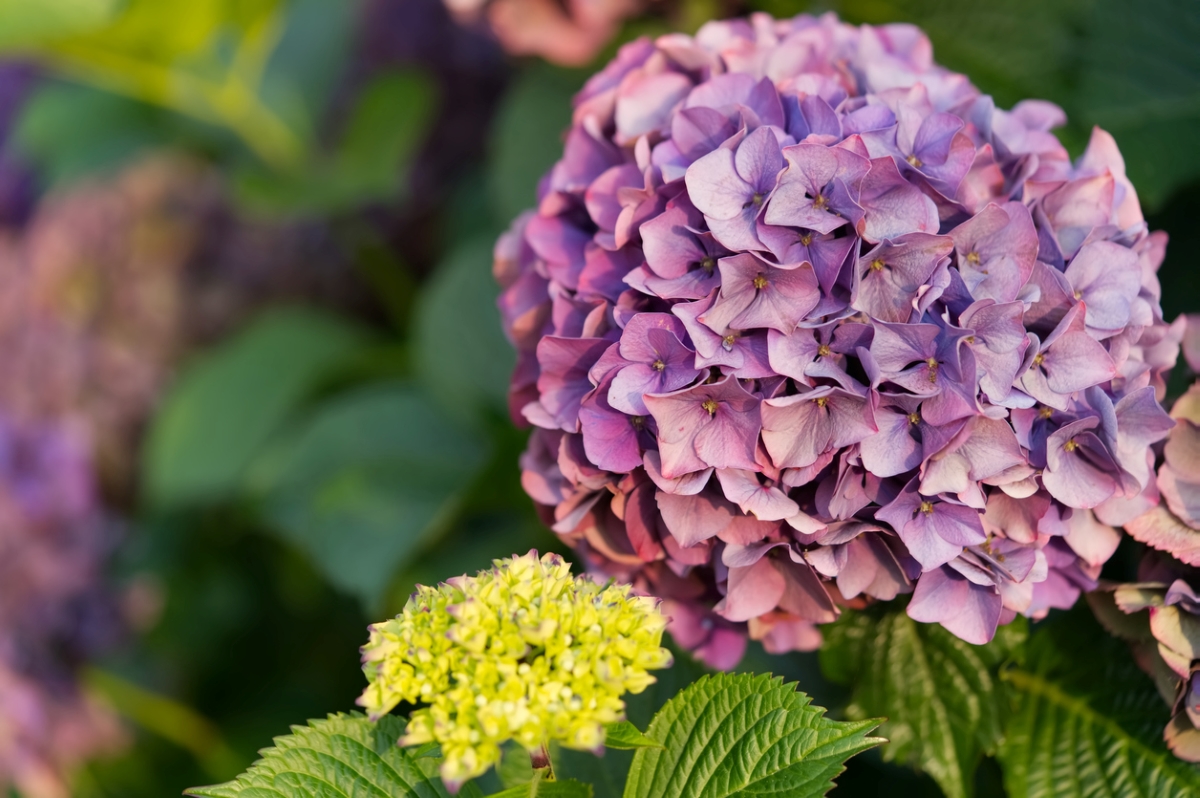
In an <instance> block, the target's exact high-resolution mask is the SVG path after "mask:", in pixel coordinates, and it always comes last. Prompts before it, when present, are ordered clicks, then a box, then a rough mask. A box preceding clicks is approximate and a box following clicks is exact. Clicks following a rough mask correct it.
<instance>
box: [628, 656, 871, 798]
mask: <svg viewBox="0 0 1200 798" xmlns="http://www.w3.org/2000/svg"><path fill="white" fill-rule="evenodd" d="M824 715H825V710H824V709H821V708H820V707H814V706H813V705H812V704H811V703H810V701H809V698H808V696H806V695H805V694H804V693H800V692H797V691H796V689H795V685H793V684H784V682H783V680H782V679H773V678H771V677H770V676H768V675H763V676H751V675H749V674H737V675H730V674H717V675H715V676H709V677H705V678H702V679H701V680H700V681H698V682H696V683H695V684H693V685H691V686H690V687H688V688H687V689H685V690H684V691H683V692H681V693H680V694H679V695H677V696H676V697H675V698H672V699H671V700H670V701H668V702H667V704H666V706H664V707H663V708H662V710H660V711H659V713H658V714H657V715H656V716H655V717H654V721H653V722H652V723H651V724H650V728H649V729H648V730H647V731H646V734H647V736H649V737H651V738H652V739H655V740H657V741H659V742H661V743H662V744H663V746H664V747H663V748H642V749H640V750H639V751H638V752H637V753H636V754H634V757H633V766H632V767H631V768H630V770H629V781H628V782H627V783H626V785H625V798H658V797H659V796H684V795H686V796H688V798H724V797H725V796H734V795H763V794H778V795H787V796H789V798H805V797H806V796H821V795H825V793H827V792H828V791H829V790H830V789H831V788H832V787H833V778H834V777H835V776H837V775H838V774H839V773H841V772H842V771H843V770H844V769H845V765H844V763H845V761H846V760H847V759H849V758H850V757H852V756H854V755H855V754H858V753H861V752H863V751H866V750H867V749H869V748H872V747H874V746H876V745H879V744H880V743H881V742H883V740H881V739H879V738H876V737H868V736H867V734H868V733H869V732H870V731H871V730H872V729H874V728H875V727H876V726H877V725H878V722H877V721H858V722H850V723H842V722H838V721H833V720H829V719H828V718H826V717H824Z"/></svg>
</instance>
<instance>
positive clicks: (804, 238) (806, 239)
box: [800, 233, 812, 247]
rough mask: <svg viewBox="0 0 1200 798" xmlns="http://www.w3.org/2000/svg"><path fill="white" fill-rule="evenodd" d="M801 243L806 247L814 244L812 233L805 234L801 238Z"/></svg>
mask: <svg viewBox="0 0 1200 798" xmlns="http://www.w3.org/2000/svg"><path fill="white" fill-rule="evenodd" d="M800 243H801V244H803V245H804V246H806V247H807V246H808V245H809V244H811V243H812V233H805V234H804V235H802V236H800Z"/></svg>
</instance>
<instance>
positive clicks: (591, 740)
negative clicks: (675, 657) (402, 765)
mask: <svg viewBox="0 0 1200 798" xmlns="http://www.w3.org/2000/svg"><path fill="white" fill-rule="evenodd" d="M665 627H666V620H665V619H664V618H663V616H662V615H661V614H660V613H659V612H658V609H657V601H656V600H655V599H651V598H646V597H639V596H635V595H632V594H631V592H630V588H629V586H628V585H617V584H612V583H610V584H607V585H602V584H598V583H597V582H595V581H593V580H591V579H589V578H587V577H574V576H572V575H571V572H570V565H568V564H567V563H566V562H565V561H563V559H562V558H561V557H559V556H558V555H556V554H546V555H544V556H542V557H541V558H540V559H539V558H538V556H537V552H535V551H531V552H529V553H528V554H526V555H524V556H523V557H512V558H510V559H507V560H496V561H495V567H494V568H493V569H491V570H489V571H482V572H480V573H479V574H478V575H477V576H473V577H468V576H463V577H459V578H456V579H451V580H450V581H448V582H446V583H444V584H441V585H438V586H437V587H424V586H421V587H418V588H417V592H416V593H414V594H413V596H412V597H411V598H409V600H408V603H407V604H406V605H405V607H404V610H403V612H401V614H400V615H398V616H396V618H394V619H393V620H390V621H385V622H383V623H379V624H375V625H373V626H372V627H371V637H370V640H369V642H368V643H367V645H366V646H364V647H363V672H364V673H365V674H366V676H367V680H368V682H370V684H369V685H368V686H367V688H366V690H365V691H364V692H363V694H362V697H361V698H359V704H360V705H362V706H364V707H366V709H367V710H368V712H369V713H370V716H371V718H373V719H378V718H379V717H380V716H382V715H384V714H386V713H387V712H389V711H391V710H392V708H393V707H395V706H396V705H397V704H399V703H400V702H402V701H407V702H410V703H424V704H429V706H428V707H423V708H421V709H418V710H416V711H414V712H413V713H412V715H411V716H410V719H409V723H408V727H407V729H406V732H405V735H404V737H402V738H401V739H400V744H402V745H418V744H421V743H427V742H436V743H438V744H439V745H440V746H441V751H442V755H443V757H444V760H443V762H442V766H441V774H442V778H443V780H444V781H445V782H446V783H447V785H450V787H451V789H453V790H457V788H458V786H459V785H461V784H462V783H463V782H464V781H466V780H467V779H470V778H473V777H475V776H478V775H480V774H482V773H483V772H484V771H486V770H487V769H488V768H489V767H491V766H492V765H494V764H495V763H497V762H499V761H500V746H501V744H502V743H504V742H506V741H508V740H516V741H517V742H518V743H520V744H521V745H522V746H524V747H525V749H526V750H528V751H530V752H531V753H536V752H539V751H541V750H542V749H543V747H544V746H546V745H547V744H548V743H549V742H550V741H557V742H559V743H560V744H562V745H564V746H566V747H568V748H576V749H583V750H596V749H599V748H601V747H602V746H603V745H604V726H605V724H609V723H615V722H617V721H620V720H623V719H624V717H625V703H624V702H623V701H622V700H621V696H622V695H623V694H625V693H640V692H641V691H642V690H644V689H646V687H648V686H649V685H651V684H653V683H654V681H655V679H654V677H653V676H651V675H650V674H649V672H648V671H650V670H654V669H658V668H665V667H668V666H669V665H670V664H671V654H670V652H669V651H667V650H666V649H665V648H663V647H662V645H661V644H662V633H663V629H664V628H665Z"/></svg>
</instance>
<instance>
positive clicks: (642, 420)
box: [629, 416, 646, 429]
mask: <svg viewBox="0 0 1200 798" xmlns="http://www.w3.org/2000/svg"><path fill="white" fill-rule="evenodd" d="M629 423H630V424H632V425H633V428H634V429H641V428H642V427H644V426H646V417H645V416H631V417H630V419H629Z"/></svg>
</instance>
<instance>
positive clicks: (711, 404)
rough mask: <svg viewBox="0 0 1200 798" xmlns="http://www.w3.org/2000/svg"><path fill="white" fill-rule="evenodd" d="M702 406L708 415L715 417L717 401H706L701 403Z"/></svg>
mask: <svg viewBox="0 0 1200 798" xmlns="http://www.w3.org/2000/svg"><path fill="white" fill-rule="evenodd" d="M700 406H701V407H703V408H704V409H705V410H707V411H708V414H709V415H710V416H715V415H716V414H717V400H716V399H705V400H704V401H703V402H701V403H700Z"/></svg>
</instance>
